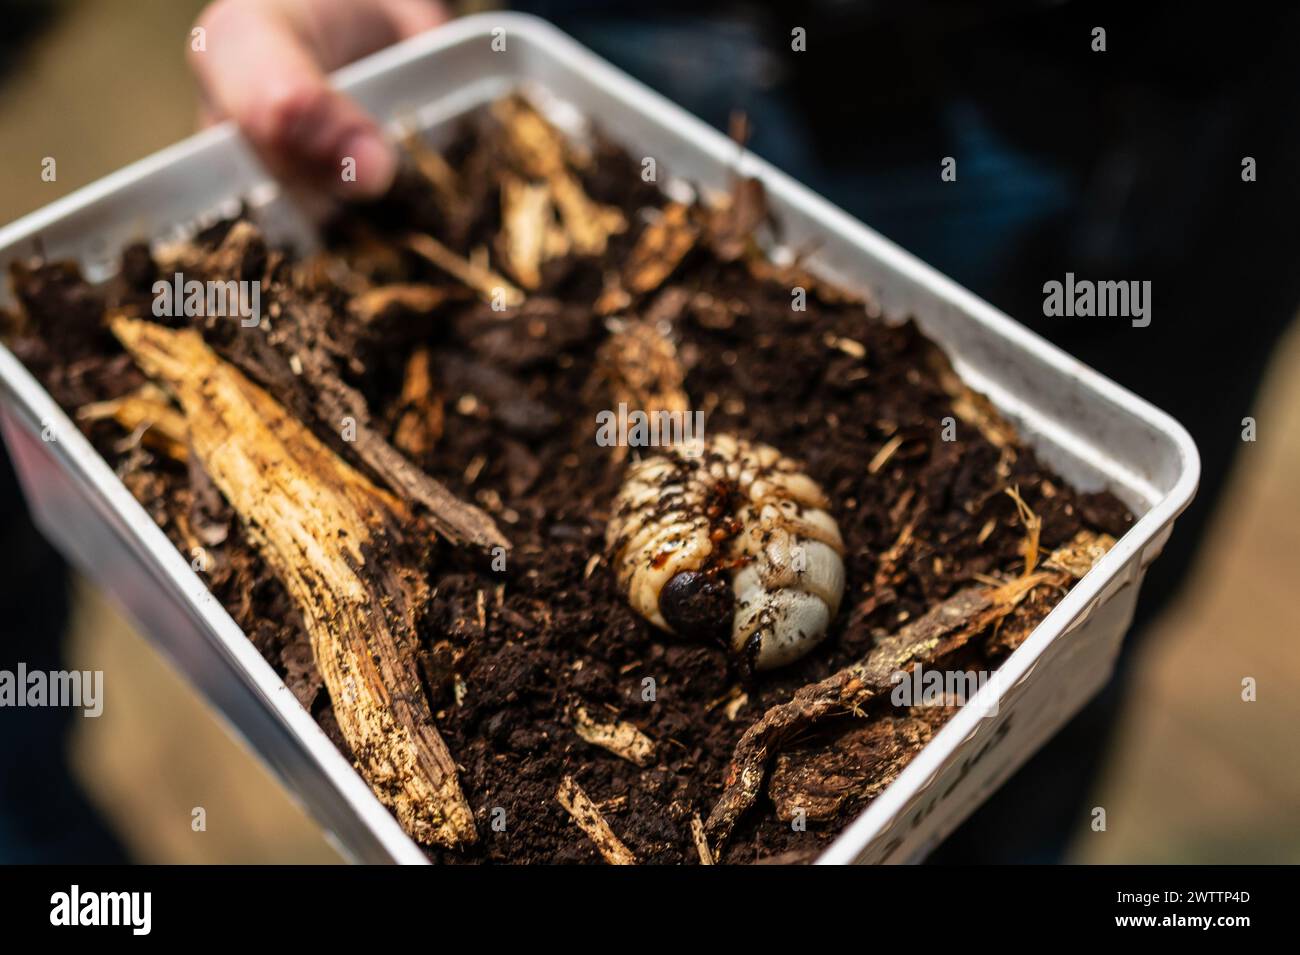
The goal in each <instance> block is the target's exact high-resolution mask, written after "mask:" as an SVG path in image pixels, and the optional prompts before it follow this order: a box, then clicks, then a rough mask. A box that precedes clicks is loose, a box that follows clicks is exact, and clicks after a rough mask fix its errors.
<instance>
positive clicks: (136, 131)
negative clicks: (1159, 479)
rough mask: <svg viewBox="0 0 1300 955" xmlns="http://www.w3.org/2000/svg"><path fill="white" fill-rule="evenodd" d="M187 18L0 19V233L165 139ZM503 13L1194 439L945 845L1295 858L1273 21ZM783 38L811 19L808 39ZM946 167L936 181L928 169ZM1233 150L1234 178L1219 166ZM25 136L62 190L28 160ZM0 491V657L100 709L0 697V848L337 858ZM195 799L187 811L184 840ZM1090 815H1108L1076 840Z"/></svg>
mask: <svg viewBox="0 0 1300 955" xmlns="http://www.w3.org/2000/svg"><path fill="white" fill-rule="evenodd" d="M202 6H203V4H202V3H201V2H198V0H82V2H78V0H67V2H62V3H44V2H25V3H24V2H19V3H12V2H11V3H9V4H7V7H8V9H7V10H6V14H5V15H6V17H7V18H9V19H10V22H9V23H8V24H7V30H8V32H9V34H10V35H9V36H8V37H7V39H6V41H5V43H4V45H3V47H2V49H3V52H0V57H2V59H0V84H2V86H3V93H2V95H0V143H2V144H3V147H2V148H0V222H9V221H12V220H13V219H15V218H17V217H19V216H20V215H22V214H24V213H27V212H30V211H32V210H34V209H37V208H39V207H41V206H43V205H45V204H46V203H48V202H50V201H52V200H53V199H55V198H57V197H58V196H60V195H63V194H66V193H68V192H70V191H72V190H74V189H76V188H77V187H79V186H82V185H85V184H86V183H89V182H91V181H93V180H94V179H97V178H99V177H100V176H102V175H104V174H106V173H108V172H110V171H112V170H114V169H117V168H119V167H120V166H122V165H124V164H126V163H128V162H130V161H132V160H135V159H138V158H140V157H142V156H144V155H146V154H148V153H150V152H152V151H154V150H156V149H158V148H160V147H162V146H165V145H167V144H169V143H171V142H174V141H175V140H177V139H180V138H182V137H184V136H185V135H187V134H188V133H189V132H191V131H192V130H193V128H194V124H195V117H196V115H197V97H196V94H195V91H194V85H193V83H192V81H191V79H190V77H189V73H188V70H187V68H186V65H185V44H186V42H187V40H188V35H189V29H190V26H191V24H192V22H193V20H194V18H195V16H196V15H197V13H198V12H199V10H200V9H201V8H202ZM475 6H480V5H475ZM524 6H528V7H529V8H530V9H534V10H536V11H538V12H541V13H543V14H545V15H548V17H549V18H551V19H553V20H555V21H556V22H557V23H558V24H559V25H560V26H561V27H562V28H564V29H566V30H567V31H568V32H570V33H573V34H574V35H575V36H577V37H578V38H579V39H580V40H582V41H583V42H586V43H588V44H589V45H591V46H593V47H594V48H595V49H597V51H598V52H600V53H602V55H604V56H606V57H607V58H609V59H611V60H613V61H614V62H616V63H617V64H619V65H620V66H623V67H624V68H625V69H628V70H629V71H631V72H633V73H634V74H636V75H638V76H639V77H641V78H642V79H644V80H645V81H646V82H649V83H650V84H651V85H653V86H656V87H658V88H660V89H661V90H662V91H663V92H665V93H666V94H667V95H668V96H669V97H671V98H673V99H675V100H677V101H679V102H681V103H683V105H685V106H686V107H687V108H688V109H691V110H692V111H693V112H696V113H698V114H699V115H701V116H703V117H704V118H705V119H706V120H708V121H710V122H713V123H714V124H715V125H718V126H720V127H721V126H725V123H726V118H727V114H728V112H729V111H730V110H731V109H732V108H733V107H740V108H744V109H745V110H746V111H747V112H748V113H749V115H750V116H751V118H752V119H753V121H754V127H755V138H754V140H753V143H752V145H753V148H754V149H755V150H756V151H757V152H759V153H760V154H762V155H765V156H767V157H768V158H770V159H772V160H773V161H774V162H776V163H777V164H778V165H780V166H783V167H785V168H786V169H787V171H790V172H791V173H792V174H794V175H795V176H796V177H797V178H800V179H803V180H804V181H805V182H807V183H808V184H810V185H811V186H813V188H815V189H817V190H819V191H821V192H823V193H825V194H827V195H828V196H829V197H830V198H831V199H832V201H835V202H836V203H838V204H840V205H842V206H844V207H845V208H847V209H849V211H851V212H852V213H854V214H855V215H857V216H859V217H860V218H862V219H863V220H864V221H866V222H867V223H868V224H869V225H872V226H873V227H875V228H877V229H879V230H880V231H882V232H884V233H885V234H886V235H888V236H890V237H891V238H894V239H896V240H897V241H899V242H900V243H901V244H902V245H904V246H905V247H906V248H908V249H909V250H910V251H913V252H915V253H916V254H918V255H920V257H921V258H923V259H925V260H927V261H929V262H930V263H931V264H933V265H935V266H936V267H937V268H939V269H940V270H941V271H944V272H946V273H948V274H950V275H952V276H953V277H954V278H956V279H957V280H958V281H960V282H962V283H963V284H965V285H967V286H969V287H970V288H972V289H973V290H974V291H975V292H977V293H978V294H980V295H982V296H983V297H985V298H987V299H989V300H990V301H992V302H993V303H994V304H995V305H998V306H999V307H1001V308H1003V309H1004V310H1006V311H1007V312H1009V313H1010V314H1011V315H1012V316H1014V317H1016V318H1018V319H1021V320H1025V321H1026V322H1027V323H1028V324H1030V325H1031V326H1033V327H1034V328H1035V329H1036V330H1037V331H1040V332H1041V333H1043V334H1045V335H1047V336H1048V337H1051V338H1053V339H1055V340H1057V341H1058V342H1060V343H1061V344H1062V345H1063V347H1065V348H1066V349H1067V350H1069V351H1071V352H1072V353H1074V354H1077V355H1079V356H1080V357H1082V358H1084V360H1086V361H1088V362H1089V363H1091V364H1093V365H1095V366H1096V367H1098V368H1100V369H1101V370H1102V371H1104V372H1105V373H1107V374H1109V375H1111V376H1112V377H1115V378H1116V379H1117V380H1119V381H1121V383H1123V384H1125V385H1127V386H1129V387H1131V388H1132V389H1133V390H1134V391H1136V392H1137V393H1138V394H1140V395H1142V396H1143V397H1146V398H1148V399H1150V400H1152V401H1154V402H1155V403H1156V404H1157V405H1159V406H1161V407H1162V408H1164V409H1165V410H1168V411H1170V412H1171V413H1173V414H1174V415H1175V417H1178V418H1179V419H1180V420H1182V421H1183V422H1184V424H1186V425H1187V426H1188V428H1189V430H1191V431H1192V433H1193V435H1194V437H1195V438H1196V440H1197V443H1198V445H1199V446H1200V447H1201V449H1202V452H1203V454H1204V455H1205V480H1204V485H1203V489H1202V492H1201V496H1200V497H1199V498H1198V500H1197V503H1196V505H1195V506H1194V508H1193V509H1192V510H1191V511H1189V513H1188V514H1187V515H1185V517H1184V518H1183V520H1182V521H1181V522H1180V525H1179V528H1178V530H1177V531H1176V533H1175V536H1174V538H1173V540H1172V541H1171V543H1170V545H1169V547H1168V549H1167V552H1166V554H1165V556H1164V557H1163V558H1162V559H1161V560H1160V561H1158V562H1157V564H1156V565H1155V568H1154V571H1153V574H1152V578H1151V580H1150V581H1149V583H1148V587H1147V590H1146V591H1145V592H1144V597H1143V608H1142V609H1141V610H1140V611H1139V619H1138V621H1136V623H1135V629H1134V632H1133V633H1132V634H1131V636H1130V640H1129V643H1128V649H1127V650H1126V654H1125V657H1124V659H1123V660H1122V662H1121V670H1120V674H1119V676H1118V677H1117V679H1116V681H1115V682H1114V684H1113V685H1112V687H1111V688H1110V689H1108V691H1107V692H1106V693H1105V694H1104V696H1103V698H1102V699H1101V700H1100V701H1099V702H1098V703H1097V704H1095V705H1094V706H1092V707H1090V708H1089V709H1088V711H1085V713H1084V714H1083V715H1082V716H1081V717H1080V719H1079V720H1076V721H1075V723H1074V724H1072V725H1071V727H1070V728H1069V729H1067V731H1066V732H1065V733H1063V734H1062V737H1061V738H1060V739H1058V740H1057V741H1055V742H1054V743H1053V744H1052V746H1051V747H1049V750H1048V751H1046V752H1045V753H1044V754H1043V755H1042V756H1040V757H1038V758H1036V759H1035V760H1034V761H1033V762H1032V763H1031V764H1030V766H1029V767H1028V768H1027V769H1026V770H1025V771H1023V772H1022V773H1021V774H1019V775H1018V776H1017V777H1016V779H1015V780H1013V781H1012V783H1010V784H1009V785H1008V787H1006V789H1004V791H1003V792H1002V793H1001V794H999V796H998V797H997V798H995V800H994V801H993V802H992V803H991V804H990V805H989V806H988V807H986V809H985V810H982V811H981V812H980V813H979V814H977V816H976V817H975V818H974V819H973V820H972V821H971V823H969V824H968V825H967V826H965V827H963V829H962V830H961V831H960V832H959V833H958V834H957V835H956V836H955V837H954V839H953V840H951V841H950V843H949V844H948V845H946V846H945V847H944V848H943V849H941V850H940V852H939V853H937V858H939V859H941V860H943V861H1010V860H1016V861H1046V860H1065V861H1078V862H1108V863H1114V862H1175V863H1194V862H1220V863H1223V862H1288V861H1289V862H1296V861H1300V758H1297V754H1298V753H1300V739H1298V738H1297V736H1298V729H1297V728H1300V692H1298V691H1300V610H1297V606H1296V596H1295V590H1294V588H1295V584H1296V581H1297V580H1300V507H1297V504H1296V500H1295V494H1296V489H1297V488H1300V330H1298V329H1297V327H1296V325H1295V322H1294V321H1293V318H1294V315H1295V312H1296V309H1297V307H1298V306H1300V267H1298V265H1300V260H1297V257H1296V256H1297V254H1300V229H1297V228H1296V226H1295V223H1296V221H1297V219H1298V215H1300V201H1297V196H1298V194H1300V177H1298V176H1297V174H1296V170H1297V169H1300V149H1297V135H1298V133H1297V128H1298V127H1300V124H1298V123H1296V120H1295V118H1296V116H1297V112H1296V106H1297V105H1298V104H1297V102H1296V99H1297V91H1300V82H1297V80H1298V79H1300V67H1298V66H1297V64H1296V63H1295V59H1296V58H1295V57H1294V54H1293V51H1294V49H1295V43H1296V42H1297V41H1300V30H1297V23H1296V16H1295V15H1294V14H1290V13H1288V14H1284V15H1283V14H1278V15H1277V16H1276V17H1274V16H1273V15H1271V14H1270V16H1269V18H1268V19H1265V18H1264V17H1262V16H1261V17H1252V16H1250V15H1248V14H1247V13H1245V12H1242V13H1240V14H1238V15H1235V16H1234V18H1233V19H1232V22H1230V23H1225V22H1224V21H1223V19H1222V18H1221V17H1219V16H1216V17H1214V18H1207V19H1204V20H1201V19H1199V18H1197V17H1196V16H1195V15H1193V14H1191V13H1189V12H1187V11H1186V10H1185V8H1184V7H1182V6H1180V5H1162V4H1150V5H1149V9H1146V7H1147V6H1148V5H1143V6H1144V10H1143V12H1142V13H1141V14H1140V15H1134V14H1132V13H1131V12H1129V13H1125V12H1124V11H1123V10H1122V8H1121V7H1120V6H1118V5H1108V4H1078V3H1064V4H1059V3H1053V4H1038V3H1007V4H989V5H986V7H987V9H986V10H985V11H984V12H981V13H979V14H975V13H972V12H970V11H968V10H966V9H965V7H964V5H954V6H952V7H949V6H948V5H946V4H935V3H929V4H920V5H908V4H897V5H891V4H852V3H843V2H840V3H811V4H807V3H804V4H800V5H798V6H797V7H791V9H790V10H789V11H783V10H782V9H781V7H782V5H781V4H776V5H769V8H768V11H769V12H768V13H767V14H766V15H765V16H758V15H756V14H754V13H753V12H752V11H750V10H748V9H746V8H745V6H744V5H737V6H735V7H734V8H727V9H726V10H724V11H723V12H722V13H719V14H718V15H716V16H714V15H710V17H709V18H708V19H707V20H699V19H696V18H694V17H692V16H691V15H690V14H689V12H688V11H687V10H686V9H682V10H681V11H679V10H677V8H676V5H675V4H672V3H669V4H666V5H663V10H662V13H661V14H657V15H656V16H655V18H654V19H653V20H652V21H650V22H646V21H642V20H640V19H629V18H628V17H627V15H626V14H625V13H624V14H622V15H613V14H611V13H610V12H609V7H610V6H611V5H606V4H601V3H542V4H532V5H524ZM612 6H615V7H616V6H617V5H612ZM895 7H897V9H895ZM905 8H906V9H905ZM917 10H919V11H920V12H919V13H918V12H917ZM10 11H12V13H11V12H10ZM791 25H803V26H805V27H806V28H807V30H808V36H809V41H808V51H807V52H806V53H804V54H802V56H803V57H805V59H804V60H797V59H793V58H792V57H791V56H790V54H789V50H788V47H789V42H788V38H789V35H790V28H791ZM1093 25H1104V26H1106V27H1107V30H1108V45H1109V49H1108V51H1107V52H1106V53H1104V54H1103V53H1093V52H1092V51H1090V50H1089V41H1090V34H1089V31H1090V29H1091V26H1093ZM1103 58H1105V59H1103ZM947 155H952V156H955V157H956V158H957V161H958V169H959V178H958V182H957V183H949V184H944V185H942V186H941V185H940V184H939V179H938V169H939V161H940V158H941V157H943V156H947ZM1247 155H1249V156H1253V157H1256V158H1257V160H1258V168H1259V177H1260V180H1259V181H1258V182H1255V183H1243V182H1242V181H1241V178H1240V161H1241V158H1242V157H1243V156H1247ZM45 156H54V157H57V159H58V179H57V181H56V182H43V181H42V180H41V178H40V175H39V171H40V168H41V160H42V158H43V157H45ZM1067 270H1069V271H1074V272H1076V273H1077V274H1080V275H1081V276H1087V275H1094V276H1097V277H1102V278H1114V279H1128V278H1135V279H1151V280H1152V281H1153V284H1154V293H1153V298H1154V312H1153V314H1154V319H1153V324H1152V327H1151V328H1149V329H1132V328H1130V327H1129V326H1128V324H1127V323H1117V322H1114V321H1111V322H1106V321H1104V320H1091V321H1089V320H1076V322H1075V323H1074V324H1073V325H1070V326H1068V327H1066V326H1063V325H1062V324H1061V322H1062V321H1068V320H1059V319H1058V320H1056V324H1052V323H1050V322H1049V321H1048V320H1045V319H1043V318H1041V317H1038V316H1040V315H1041V297H1042V293H1041V285H1042V282H1043V281H1046V280H1047V279H1049V278H1058V279H1059V278H1061V277H1062V276H1063V273H1064V272H1065V271H1067ZM1247 415H1251V416H1253V417H1255V418H1256V420H1257V422H1258V440H1257V441H1256V442H1255V443H1246V442H1243V441H1242V440H1241V419H1242V418H1243V417H1245V416H1247ZM0 494H2V495H3V502H2V503H0V507H2V508H3V513H4V515H5V517H4V521H3V524H0V547H3V554H2V555H0V561H4V562H5V565H6V566H5V567H4V573H3V575H0V645H3V646H4V647H6V648H7V649H6V650H5V652H3V654H0V667H4V668H11V667H12V666H13V663H14V662H15V660H17V659H24V660H25V661H26V662H27V663H28V665H29V667H33V668H35V667H36V666H38V665H44V666H46V667H56V666H61V667H66V668H78V669H102V670H104V671H106V673H107V674H108V678H107V683H108V686H109V690H108V694H109V697H110V700H111V703H110V705H109V706H107V707H106V708H105V710H104V714H103V716H102V717H101V718H99V719H82V718H80V716H76V717H75V718H68V719H64V720H62V722H61V723H59V724H57V725H49V721H48V720H47V721H45V723H43V724H41V725H37V723H34V722H31V719H32V718H33V714H32V713H31V712H30V711H29V712H28V713H27V714H22V713H20V711H16V710H0V861H109V860H113V859H128V860H133V861H140V862H271V861H282V862H287V861H298V862H329V861H338V856H337V854H336V853H335V852H334V850H333V849H332V848H330V846H329V845H328V843H327V842H326V840H325V839H324V838H323V837H322V836H321V834H320V833H319V831H318V830H317V829H316V827H315V826H314V825H313V824H312V823H311V821H310V820H309V819H308V818H306V817H305V816H304V815H303V813H302V812H301V811H300V810H299V808H298V807H297V806H295V805H294V804H293V803H292V801H291V800H290V799H289V798H288V797H287V796H286V794H285V793H284V792H283V791H282V790H281V789H280V788H279V786H278V785H277V784H276V783H275V782H274V780H273V779H272V778H271V777H270V776H269V775H268V774H267V773H266V771H265V770H264V769H263V768H262V767H261V766H260V764H259V763H258V762H257V760H256V759H255V758H254V757H253V756H252V755H251V754H250V753H249V752H248V751H247V750H246V749H245V748H244V746H243V744H242V743H240V742H239V741H237V740H236V739H235V738H234V737H233V736H232V735H231V734H230V733H229V732H228V730H227V728H226V727H225V726H224V725H223V723H222V721H221V719H220V718H219V717H218V716H216V715H215V714H214V713H213V712H212V711H211V710H210V709H209V708H208V707H207V706H206V705H205V704H204V703H203V701H201V700H200V699H198V698H197V697H196V696H195V695H194V693H193V692H192V691H191V690H190V689H189V687H188V685H187V684H186V683H185V682H184V681H183V680H182V679H181V678H180V677H178V676H177V674H176V673H175V672H174V671H173V670H172V669H171V667H170V666H169V664H168V663H167V661H166V660H164V659H162V658H161V657H159V656H158V655H157V654H156V653H155V652H154V650H153V649H152V648H151V647H150V646H149V645H148V644H147V643H146V642H145V641H144V640H143V639H142V638H141V637H140V636H139V635H137V634H136V633H135V632H134V631H133V630H132V628H131V626H130V625H129V624H128V623H127V622H126V621H124V620H123V619H122V618H121V616H120V615H119V614H118V613H117V612H116V611H115V610H114V608H113V607H112V606H111V605H110V604H109V603H108V602H107V600H106V599H105V598H104V597H102V596H101V595H100V594H99V593H98V592H97V591H96V590H95V589H94V587H93V586H91V585H89V584H88V583H86V582H84V581H81V580H78V579H77V578H76V577H75V575H73V574H72V573H71V572H69V571H65V569H64V568H63V567H62V565H61V562H60V561H59V560H58V559H57V558H56V557H55V556H54V555H53V554H52V553H51V552H50V551H49V549H48V548H47V547H45V546H44V545H43V544H42V543H41V542H40V541H39V540H38V538H37V537H36V534H35V531H34V530H33V529H31V528H30V526H28V525H27V524H26V522H25V518H24V517H23V515H24V513H25V510H24V508H23V507H22V505H21V504H20V503H18V501H17V494H18V492H17V490H16V487H15V485H14V481H13V477H12V474H11V473H10V472H9V469H8V465H7V462H5V464H4V468H3V476H2V477H0ZM65 574H66V576H65ZM59 634H61V637H60V636H58V635H59ZM46 635H48V636H46ZM14 653H20V655H19V656H17V657H13V654H14ZM60 654H61V655H62V659H63V661H64V662H63V663H57V662H56V661H57V660H58V659H59V656H60ZM11 657H13V659H11ZM42 661H43V662H42ZM1247 676H1252V677H1255V678H1256V680H1257V681H1258V685H1259V694H1258V700H1257V701H1256V702H1253V703H1245V702H1243V701H1242V700H1241V682H1242V679H1243V678H1244V677H1247ZM65 772H67V773H70V774H71V778H72V780H73V781H74V783H73V785H72V786H71V787H64V786H63V785H62V783H61V779H62V778H63V774H64V773H65ZM196 806H202V807H204V809H205V810H206V812H207V820H208V825H207V831H206V832H199V833H196V832H193V831H192V830H191V826H190V821H191V811H192V809H193V808H194V807H196ZM1094 806H1102V807H1105V809H1106V811H1107V820H1108V828H1107V830H1106V831H1105V832H1093V831H1091V829H1090V828H1089V821H1090V818H1091V817H1090V815H1089V813H1090V810H1091V808H1092V807H1094Z"/></svg>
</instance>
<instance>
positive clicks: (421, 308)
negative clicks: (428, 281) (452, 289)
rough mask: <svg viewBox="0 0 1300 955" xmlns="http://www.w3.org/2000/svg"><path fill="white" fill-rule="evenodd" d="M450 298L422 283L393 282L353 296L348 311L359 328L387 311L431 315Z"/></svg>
mask: <svg viewBox="0 0 1300 955" xmlns="http://www.w3.org/2000/svg"><path fill="white" fill-rule="evenodd" d="M450 297H451V296H450V295H448V293H447V290H446V289H442V288H438V287H437V286H436V285H425V284H424V283H422V282H396V283H393V284H391V285H377V286H375V287H374V288H369V289H366V290H365V291H364V292H361V293H360V294H358V295H354V296H353V297H352V299H351V301H349V302H348V309H349V310H350V311H351V312H352V314H353V315H355V316H356V317H357V318H358V319H360V320H361V322H362V324H365V325H373V324H374V323H375V322H377V321H379V320H380V319H381V318H382V317H384V316H385V315H386V314H388V313H390V311H401V312H409V313H411V314H413V315H429V314H432V313H433V312H434V311H435V310H437V308H438V307H439V306H441V305H442V304H443V303H444V302H446V301H447V299H448V298H450Z"/></svg>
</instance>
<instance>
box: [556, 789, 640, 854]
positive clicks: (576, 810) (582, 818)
mask: <svg viewBox="0 0 1300 955" xmlns="http://www.w3.org/2000/svg"><path fill="white" fill-rule="evenodd" d="M555 798H556V799H558V800H559V802H560V805H561V806H563V807H564V808H565V810H566V811H567V812H568V813H569V815H570V816H572V817H573V821H574V822H576V823H577V824H578V828H579V829H581V830H582V831H583V832H585V833H586V834H587V838H589V839H590V840H591V841H592V842H594V843H595V844H596V850H597V851H598V852H599V853H600V854H601V857H602V858H604V860H605V861H606V862H608V863H609V864H610V865H636V856H634V855H633V854H632V850H631V849H629V848H628V847H627V846H625V845H623V842H622V840H620V839H619V838H618V836H616V835H614V830H613V829H611V828H610V827H609V823H607V822H606V821H605V817H604V816H602V815H601V813H600V809H598V808H597V807H596V804H595V803H594V802H592V801H591V799H590V798H589V797H588V796H587V794H586V793H585V792H583V791H582V787H581V786H579V785H578V784H577V782H576V781H575V780H574V778H573V777H572V776H565V777H564V779H563V780H562V781H561V782H560V789H559V791H558V792H556V794H555Z"/></svg>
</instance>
